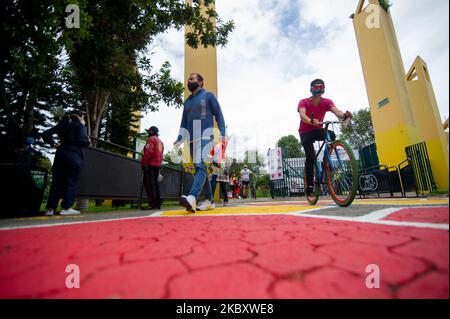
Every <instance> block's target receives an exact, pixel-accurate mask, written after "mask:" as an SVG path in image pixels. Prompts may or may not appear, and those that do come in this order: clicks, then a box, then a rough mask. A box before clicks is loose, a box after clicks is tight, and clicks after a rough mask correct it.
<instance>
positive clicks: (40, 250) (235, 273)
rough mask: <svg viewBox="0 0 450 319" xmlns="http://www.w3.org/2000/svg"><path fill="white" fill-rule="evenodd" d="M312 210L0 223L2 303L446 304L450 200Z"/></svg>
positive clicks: (277, 207)
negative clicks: (376, 279) (373, 269)
mask: <svg viewBox="0 0 450 319" xmlns="http://www.w3.org/2000/svg"><path fill="white" fill-rule="evenodd" d="M319 204H320V205H319V206H317V207H311V206H308V205H306V203H305V202H303V201H290V202H286V201H283V202H269V203H261V202H254V203H251V202H249V203H246V204H240V206H233V207H227V208H218V209H216V210H215V211H213V212H207V213H202V214H196V215H190V214H186V212H184V211H180V210H170V211H164V212H157V213H153V214H151V215H149V212H146V213H145V212H144V213H143V212H130V213H123V212H121V213H113V214H103V215H102V214H100V215H98V214H95V216H96V217H95V218H94V217H93V216H94V214H86V215H83V216H78V217H76V218H74V217H72V218H68V217H53V218H29V219H20V220H14V222H12V221H10V220H9V221H8V220H5V221H0V298H263V299H265V298H295V299H297V298H448V297H449V286H448V285H449V232H448V229H449V208H448V199H433V200H370V201H367V200H365V201H361V200H357V201H355V203H354V204H353V205H352V206H351V207H350V208H347V209H342V208H339V207H336V206H335V205H333V203H332V202H330V201H322V202H319ZM99 216H100V217H104V220H98V218H99ZM124 216H126V217H124ZM93 219H97V220H93ZM68 265H77V266H78V267H79V270H80V279H81V280H80V288H79V289H68V288H67V287H66V279H67V278H68V276H69V275H72V274H71V273H68V272H66V267H67V266H68ZM369 265H377V267H378V268H379V270H380V288H378V289H369V288H367V286H366V279H367V276H369V275H370V273H366V267H367V266H369Z"/></svg>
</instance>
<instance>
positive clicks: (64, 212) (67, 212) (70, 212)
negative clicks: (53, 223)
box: [59, 208, 80, 215]
mask: <svg viewBox="0 0 450 319" xmlns="http://www.w3.org/2000/svg"><path fill="white" fill-rule="evenodd" d="M59 214H60V215H78V214H80V212H79V211H78V210H75V209H73V208H69V209H63V210H62V211H61V213H59Z"/></svg>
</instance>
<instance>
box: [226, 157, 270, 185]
mask: <svg viewBox="0 0 450 319" xmlns="http://www.w3.org/2000/svg"><path fill="white" fill-rule="evenodd" d="M264 163H265V158H264V155H262V154H260V153H259V152H258V151H246V152H245V155H244V161H243V162H242V161H239V163H238V161H237V160H234V161H233V163H232V164H231V165H230V176H232V175H236V177H237V178H240V176H241V170H243V169H244V166H245V165H247V167H248V169H249V170H251V171H252V172H253V173H255V174H256V175H260V174H262V173H264Z"/></svg>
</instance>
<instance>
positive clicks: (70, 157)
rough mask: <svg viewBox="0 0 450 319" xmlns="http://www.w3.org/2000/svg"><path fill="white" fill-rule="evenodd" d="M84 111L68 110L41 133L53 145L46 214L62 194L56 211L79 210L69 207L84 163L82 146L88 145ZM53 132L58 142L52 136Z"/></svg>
mask: <svg viewBox="0 0 450 319" xmlns="http://www.w3.org/2000/svg"><path fill="white" fill-rule="evenodd" d="M84 124H85V122H84V113H83V112H81V111H72V112H71V113H70V114H69V115H68V116H67V117H66V118H64V119H63V120H62V121H61V122H60V123H58V124H57V125H56V126H55V127H53V128H51V129H49V130H47V131H45V132H44V133H42V135H41V136H42V139H43V140H44V142H45V143H48V144H50V146H51V147H55V146H57V150H56V154H55V160H54V162H53V167H52V177H53V178H52V184H51V186H50V192H49V196H48V200H47V212H46V213H45V215H46V216H52V215H54V214H55V211H56V208H57V207H58V202H59V199H60V198H61V197H62V198H63V201H62V203H61V207H62V210H61V212H60V215H77V214H79V213H80V212H79V211H77V210H75V209H72V208H71V207H72V206H73V204H74V202H75V197H76V194H77V190H78V184H79V180H80V176H81V170H82V167H83V164H84V152H83V148H84V147H85V146H88V144H89V140H88V135H87V129H86V126H85V125H84ZM54 134H57V135H58V137H59V145H56V144H55V142H54V140H53V138H52V136H53V135H54Z"/></svg>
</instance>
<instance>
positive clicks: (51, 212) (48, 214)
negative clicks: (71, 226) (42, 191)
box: [44, 209, 55, 216]
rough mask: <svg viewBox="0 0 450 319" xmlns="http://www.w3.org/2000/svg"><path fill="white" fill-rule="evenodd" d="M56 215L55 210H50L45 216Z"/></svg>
mask: <svg viewBox="0 0 450 319" xmlns="http://www.w3.org/2000/svg"><path fill="white" fill-rule="evenodd" d="M53 215H55V211H54V210H53V209H49V210H48V211H47V212H46V213H45V215H44V216H53Z"/></svg>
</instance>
